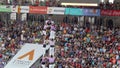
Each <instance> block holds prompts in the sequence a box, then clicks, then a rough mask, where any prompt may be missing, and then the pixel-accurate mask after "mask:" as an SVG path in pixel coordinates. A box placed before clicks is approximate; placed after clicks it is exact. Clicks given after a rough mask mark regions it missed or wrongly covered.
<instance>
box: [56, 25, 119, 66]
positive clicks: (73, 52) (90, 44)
mask: <svg viewBox="0 0 120 68" xmlns="http://www.w3.org/2000/svg"><path fill="white" fill-rule="evenodd" d="M89 27H91V26H88V27H87V26H86V27H83V26H80V25H78V24H68V23H66V24H65V23H62V24H61V25H59V27H58V29H57V33H56V35H57V36H56V48H55V49H56V51H55V52H56V53H55V56H56V65H57V66H56V68H120V29H119V28H111V29H110V28H105V27H104V28H103V27H101V28H97V27H96V26H95V25H94V26H92V28H89Z"/></svg>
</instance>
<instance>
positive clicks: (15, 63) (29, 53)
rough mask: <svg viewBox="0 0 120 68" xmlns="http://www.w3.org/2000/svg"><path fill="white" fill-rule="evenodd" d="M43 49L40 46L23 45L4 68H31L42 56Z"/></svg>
mask: <svg viewBox="0 0 120 68" xmlns="http://www.w3.org/2000/svg"><path fill="white" fill-rule="evenodd" d="M44 51H45V49H44V48H43V45H42V44H25V45H24V46H23V47H22V48H21V50H20V51H19V52H18V53H17V54H16V55H15V56H14V57H13V58H12V60H11V61H10V62H9V63H8V64H7V65H6V66H5V68H31V67H34V66H32V65H33V64H34V65H35V63H36V61H38V59H39V58H40V57H41V56H42V55H43V52H44Z"/></svg>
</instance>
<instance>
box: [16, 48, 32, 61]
mask: <svg viewBox="0 0 120 68" xmlns="http://www.w3.org/2000/svg"><path fill="white" fill-rule="evenodd" d="M26 56H29V60H33V56H34V50H32V51H30V52H28V53H26V54H24V55H22V56H20V57H19V58H18V59H22V58H24V57H26Z"/></svg>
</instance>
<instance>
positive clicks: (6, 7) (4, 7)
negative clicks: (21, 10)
mask: <svg viewBox="0 0 120 68" xmlns="http://www.w3.org/2000/svg"><path fill="white" fill-rule="evenodd" d="M0 12H11V8H10V5H0Z"/></svg>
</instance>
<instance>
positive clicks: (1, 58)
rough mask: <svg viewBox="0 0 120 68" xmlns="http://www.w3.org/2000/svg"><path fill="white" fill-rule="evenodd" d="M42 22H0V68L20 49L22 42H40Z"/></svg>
mask: <svg viewBox="0 0 120 68" xmlns="http://www.w3.org/2000/svg"><path fill="white" fill-rule="evenodd" d="M42 28H43V24H42V23H30V22H29V23H26V22H21V23H20V22H16V21H14V22H11V23H8V24H4V23H2V24H0V68H3V67H1V66H4V65H6V64H7V62H8V61H9V60H10V59H11V58H12V57H13V56H14V55H15V54H16V53H17V52H18V51H19V49H21V47H22V45H23V44H24V43H42V42H43V40H40V39H43V33H42Z"/></svg>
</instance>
